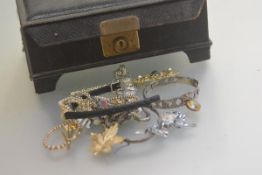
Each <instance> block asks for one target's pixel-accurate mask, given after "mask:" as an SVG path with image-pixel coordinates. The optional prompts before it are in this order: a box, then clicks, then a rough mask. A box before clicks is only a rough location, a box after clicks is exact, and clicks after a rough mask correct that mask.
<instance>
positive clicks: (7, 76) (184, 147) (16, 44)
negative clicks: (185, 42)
mask: <svg viewBox="0 0 262 175" xmlns="http://www.w3.org/2000/svg"><path fill="white" fill-rule="evenodd" d="M208 3H209V22H210V37H211V39H212V40H213V42H214V44H213V47H212V59H211V60H210V61H206V62H201V63H197V64H190V63H189V61H188V59H187V57H186V56H185V54H183V53H175V54H169V55H163V56H158V57H154V58H148V59H144V60H142V61H133V62H128V63H126V66H127V67H128V68H129V70H130V72H131V73H132V74H133V75H134V76H136V75H139V74H143V73H148V72H150V71H152V70H162V69H166V68H168V67H174V68H175V69H176V70H178V71H179V72H181V74H183V75H187V76H191V77H195V78H197V79H198V80H199V81H200V86H201V94H200V99H199V101H200V102H201V103H202V105H203V109H202V111H201V112H199V113H197V114H193V117H194V118H195V120H196V121H197V123H198V127H197V128H193V129H186V130H179V131H176V132H175V133H173V134H171V136H170V138H169V139H167V140H165V139H154V140H151V141H149V142H147V143H145V144H141V145H135V146H130V147H127V148H125V149H122V150H121V151H119V152H117V153H115V154H112V155H109V156H102V157H94V156H93V155H92V154H91V153H90V152H89V151H88V146H89V140H88V136H84V137H82V138H81V139H80V140H79V141H78V142H77V143H76V144H74V145H73V149H72V150H71V151H70V152H68V153H62V155H61V154H59V155H53V154H50V153H49V152H47V151H46V150H44V149H43V147H42V145H41V141H42V137H43V136H44V134H45V133H46V131H47V130H48V129H49V128H50V127H52V126H54V125H57V124H58V123H59V108H58V106H57V101H58V100H60V99H62V98H63V97H65V96H66V95H68V93H69V92H70V91H72V90H77V89H81V88H83V87H90V86H93V85H97V84H103V83H105V82H108V81H109V80H110V79H112V75H111V72H112V71H113V70H114V69H115V68H116V67H117V65H112V66H105V67H100V68H95V69H90V70H85V71H81V72H76V73H70V74H66V75H64V76H63V77H62V78H61V79H60V81H59V83H58V85H57V90H56V91H55V92H52V93H48V94H44V95H36V94H35V93H34V88H33V83H32V82H31V81H30V80H29V75H28V70H27V65H26V60H25V55H24V53H23V52H22V43H21V37H20V33H19V22H18V18H17V14H16V6H15V3H14V0H1V1H0V174H2V175H5V174H6V175H9V174H12V175H13V174H14V175H15V174H16V175H18V174H19V175H20V174H38V175H40V174H63V175H67V174H68V175H69V174H75V175H77V174H79V175H80V174H97V175H99V174H108V175H111V174H112V175H118V174H119V175H120V174H125V175H128V174H177V175H192V174H194V175H205V174H206V175H210V174H212V175H221V174H238V175H242V174H243V175H244V174H252V175H261V174H262V164H261V161H262V116H261V111H262V107H261V106H262V92H261V91H262V58H261V57H262V48H261V39H262V34H261V33H262V24H261V17H262V10H261V7H262V1H260V0H250V1H247V0H246V1H244V0H225V1H221V0H212V1H208ZM168 93H170V95H172V94H173V93H174V92H173V91H171V90H170V92H168Z"/></svg>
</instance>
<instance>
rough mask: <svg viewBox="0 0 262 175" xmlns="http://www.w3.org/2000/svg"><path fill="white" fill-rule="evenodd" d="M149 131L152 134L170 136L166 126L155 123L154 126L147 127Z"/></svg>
mask: <svg viewBox="0 0 262 175" xmlns="http://www.w3.org/2000/svg"><path fill="white" fill-rule="evenodd" d="M147 132H149V133H151V134H155V135H158V136H161V137H168V134H169V133H168V130H167V129H165V128H160V127H159V125H158V124H157V125H153V126H152V127H150V128H148V129H147Z"/></svg>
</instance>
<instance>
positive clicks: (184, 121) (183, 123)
mask: <svg viewBox="0 0 262 175" xmlns="http://www.w3.org/2000/svg"><path fill="white" fill-rule="evenodd" d="M174 114H175V115H176V119H175V122H174V127H176V128H182V127H194V126H196V124H194V123H189V122H188V118H187V116H186V115H185V114H183V113H181V112H178V111H175V112H174Z"/></svg>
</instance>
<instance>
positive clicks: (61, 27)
mask: <svg viewBox="0 0 262 175" xmlns="http://www.w3.org/2000/svg"><path fill="white" fill-rule="evenodd" d="M205 1H206V0H200V1H199V0H188V1H177V2H169V4H168V3H162V4H161V5H160V4H158V5H155V6H150V7H146V8H139V9H130V10H128V11H121V12H115V13H110V14H103V15H98V16H90V17H88V18H87V17H86V18H85V19H83V18H78V19H74V20H70V21H61V22H59V23H49V24H43V25H40V26H39V25H37V26H32V27H27V30H26V32H27V33H28V34H29V35H30V36H31V37H32V39H33V40H34V41H35V42H36V43H37V44H38V45H39V46H40V47H46V46H53V45H59V44H64V43H69V42H74V41H79V40H85V39H89V38H97V37H100V35H101V34H100V29H99V26H100V23H101V22H102V21H104V20H107V19H113V18H120V17H123V16H130V15H134V14H135V15H136V16H138V18H139V19H140V26H141V29H143V28H150V27H157V26H162V25H167V24H172V23H178V22H185V21H189V20H194V19H196V18H198V16H199V15H200V13H201V11H202V8H203V6H204V3H205ZM164 9H165V12H163V10H164ZM152 11H154V13H152ZM157 11H159V13H156V12H157ZM184 11H189V12H190V13H185V12H184ZM159 14H161V16H160V15H159ZM150 15H151V16H150ZM145 16H150V17H149V18H145ZM81 20H82V21H81ZM86 20H88V21H86ZM79 24H81V25H83V24H84V25H85V26H84V25H83V26H82V27H81V28H79ZM68 25H70V26H78V28H77V29H76V30H79V31H77V32H76V30H73V29H72V28H69V27H68ZM72 30H73V31H74V32H73V31H72ZM54 31H55V32H54ZM55 33H57V34H59V37H56V36H55Z"/></svg>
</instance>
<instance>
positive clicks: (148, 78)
mask: <svg viewBox="0 0 262 175" xmlns="http://www.w3.org/2000/svg"><path fill="white" fill-rule="evenodd" d="M177 74H178V73H177V72H176V71H174V70H173V69H172V68H169V69H168V70H164V71H162V72H159V73H158V72H156V71H155V72H152V73H151V74H150V75H149V74H148V75H143V76H141V75H140V76H138V77H137V78H136V79H134V80H133V81H132V82H133V84H134V85H135V86H137V87H143V86H145V85H147V84H149V83H152V82H155V81H160V80H162V79H168V78H174V77H176V76H177Z"/></svg>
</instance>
